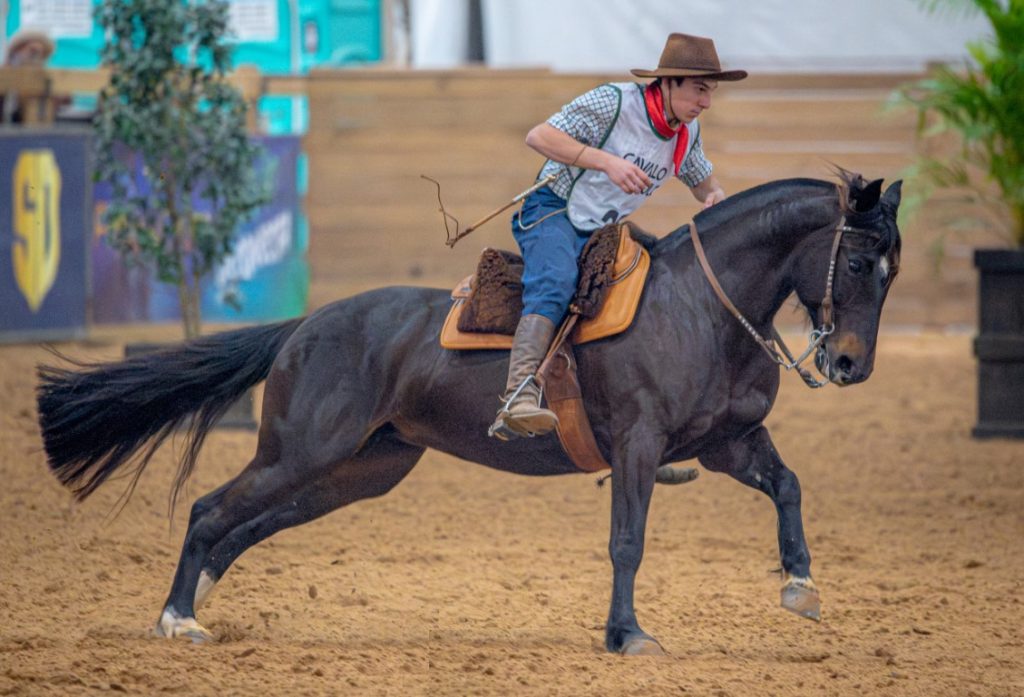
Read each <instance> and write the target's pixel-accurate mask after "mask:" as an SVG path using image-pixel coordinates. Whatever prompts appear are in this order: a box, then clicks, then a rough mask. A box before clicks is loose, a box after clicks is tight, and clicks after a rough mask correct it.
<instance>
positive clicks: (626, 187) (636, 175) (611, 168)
mask: <svg viewBox="0 0 1024 697" xmlns="http://www.w3.org/2000/svg"><path fill="white" fill-rule="evenodd" d="M602 171H603V172H604V173H605V174H606V175H607V176H608V178H609V179H611V180H612V183H614V184H615V185H616V186H617V187H619V188H620V189H622V190H623V191H625V192H626V193H627V194H641V193H643V192H644V191H645V190H646V189H647V187H649V186H650V185H651V178H650V177H648V176H647V174H646V173H645V172H644V171H643V170H642V169H640V168H639V167H637V166H636V165H634V164H633V163H632V162H629V161H628V160H623V159H622V158H621V157H615V156H614V155H612V156H610V157H608V159H607V161H606V162H605V163H604V167H603V168H602Z"/></svg>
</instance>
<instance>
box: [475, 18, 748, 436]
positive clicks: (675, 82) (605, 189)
mask: <svg viewBox="0 0 1024 697" xmlns="http://www.w3.org/2000/svg"><path fill="white" fill-rule="evenodd" d="M631 72H632V73H633V75H636V76H637V77H652V78H655V79H654V80H653V81H651V82H650V83H648V84H646V85H642V84H639V83H633V82H624V83H608V84H604V85H601V86H599V87H596V88H595V89H593V90H591V91H589V92H587V93H585V94H583V95H581V96H579V97H577V98H576V99H574V100H573V101H572V102H570V103H569V104H567V105H565V106H564V107H562V109H561V111H559V112H558V113H556V114H554V115H553V116H552V117H551V118H549V119H548V120H547V121H546V122H544V123H541V124H539V125H537V126H535V127H534V128H533V129H532V130H531V131H530V132H529V134H527V136H526V144H527V145H529V146H530V147H531V148H533V149H534V150H536V151H537V152H539V153H540V154H541V155H543V156H544V157H546V158H547V161H546V162H545V163H544V166H543V167H542V168H541V170H540V174H539V175H538V180H540V179H543V178H544V177H547V176H548V175H549V174H555V175H557V176H556V179H555V180H554V182H553V183H551V184H549V185H548V186H546V187H544V188H542V189H539V190H538V191H536V192H534V193H532V194H530V195H529V196H528V197H527V198H526V199H525V200H524V201H523V205H522V208H521V209H520V210H519V212H518V213H516V214H515V215H514V216H513V217H512V234H513V236H514V237H515V239H516V242H517V244H518V245H519V249H520V251H521V253H522V256H523V260H524V262H525V269H524V272H523V304H524V307H523V314H522V317H521V318H520V320H519V324H518V327H517V329H516V333H515V339H514V341H513V344H512V352H511V355H510V358H509V372H508V379H507V381H506V388H505V394H504V396H503V397H502V402H503V405H502V407H501V408H500V409H499V410H498V415H497V417H496V418H495V420H494V423H493V424H492V425H491V427H490V429H489V430H488V433H489V434H490V435H492V436H495V437H497V438H500V439H502V440H508V439H510V438H514V437H519V436H533V435H540V434H543V433H548V432H549V431H551V430H552V429H553V428H555V426H556V425H557V423H558V419H557V417H556V416H555V414H554V412H552V411H550V410H548V409H545V408H543V407H542V406H541V404H540V400H541V392H540V388H539V387H538V386H537V384H536V382H535V377H534V376H535V373H536V372H537V368H538V367H540V363H541V361H542V360H543V358H544V355H545V353H546V352H547V350H548V346H549V344H550V343H551V339H552V337H553V336H554V333H555V330H556V328H557V326H558V324H559V323H560V322H561V321H562V318H563V317H564V316H565V314H566V311H567V310H568V307H569V302H570V300H571V299H572V296H573V294H574V293H575V291H576V284H577V276H578V269H577V259H578V257H579V255H580V252H582V250H583V245H584V244H585V243H586V242H587V239H588V238H589V237H590V235H591V233H593V232H594V231H595V230H597V229H598V228H601V227H603V226H605V225H607V224H609V223H614V222H616V221H618V220H619V219H621V218H623V217H625V216H626V215H628V214H630V213H632V212H633V211H634V210H636V209H637V208H638V207H640V206H641V205H642V204H643V203H644V202H645V201H646V200H647V198H648V197H649V196H650V195H651V194H652V193H654V191H655V190H656V189H657V188H658V187H659V186H661V184H662V183H663V182H664V181H665V180H666V179H668V178H669V175H670V174H671V175H672V176H674V177H676V178H678V179H680V180H681V181H682V182H683V183H684V184H686V185H687V186H688V187H689V189H690V191H691V192H692V193H693V195H694V196H695V197H696V198H697V200H698V201H701V202H703V204H704V207H705V208H706V207H708V206H712V205H714V204H716V203H718V202H719V201H721V200H722V199H724V198H725V192H724V191H723V190H722V187H721V185H720V184H719V183H718V180H717V179H716V178H715V176H714V175H713V174H712V167H711V163H710V162H708V160H707V159H706V158H705V157H704V151H703V147H702V142H701V133H700V124H699V123H698V121H697V117H699V116H700V114H701V112H703V111H704V110H706V109H710V108H711V94H712V92H713V91H714V90H715V89H716V87H717V86H718V82H720V81H736V80H742V79H744V78H745V77H746V76H747V73H746V71H743V70H729V71H723V70H722V67H721V65H720V63H719V61H718V54H717V52H716V51H715V44H714V42H713V41H712V40H711V39H706V38H702V37H698V36H690V35H688V34H670V35H669V37H668V40H667V41H666V43H665V49H664V50H663V51H662V54H661V59H660V60H659V62H658V67H657V68H656V69H654V70H640V69H637V70H633V71H631Z"/></svg>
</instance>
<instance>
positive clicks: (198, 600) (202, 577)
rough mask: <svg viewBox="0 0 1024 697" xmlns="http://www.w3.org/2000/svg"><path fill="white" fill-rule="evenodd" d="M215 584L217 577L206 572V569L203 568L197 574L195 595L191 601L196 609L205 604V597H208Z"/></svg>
mask: <svg viewBox="0 0 1024 697" xmlns="http://www.w3.org/2000/svg"><path fill="white" fill-rule="evenodd" d="M216 585H217V579H215V578H214V577H213V576H211V575H210V574H208V573H206V569H203V571H202V573H200V574H199V583H198V584H197V585H196V597H195V600H194V601H193V603H192V605H193V607H194V608H195V609H196V610H199V608H201V607H202V606H203V605H205V604H206V600H207V598H209V597H210V593H211V592H212V591H213V587H214V586H216Z"/></svg>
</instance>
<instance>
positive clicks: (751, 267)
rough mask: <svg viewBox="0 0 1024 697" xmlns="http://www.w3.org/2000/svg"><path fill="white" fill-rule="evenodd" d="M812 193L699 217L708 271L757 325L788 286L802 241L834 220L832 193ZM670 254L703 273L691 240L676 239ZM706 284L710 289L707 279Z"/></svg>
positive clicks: (678, 263)
mask: <svg viewBox="0 0 1024 697" xmlns="http://www.w3.org/2000/svg"><path fill="white" fill-rule="evenodd" d="M815 193H816V195H814V196H809V197H805V198H796V199H789V200H779V201H771V202H769V203H767V204H765V205H762V206H759V207H757V208H752V209H750V210H748V211H745V212H741V213H739V214H737V215H736V216H735V217H733V218H731V219H727V220H721V221H717V222H715V221H714V220H713V219H712V222H711V223H710V224H708V225H700V224H699V223H698V234H700V239H701V242H702V243H703V246H704V249H705V252H706V255H707V259H708V263H709V265H710V267H711V269H712V272H713V273H714V275H715V276H716V278H717V279H718V282H719V283H720V284H721V286H722V289H723V290H724V292H725V294H726V295H727V296H728V298H729V299H730V300H731V301H732V302H733V304H734V305H736V307H737V308H738V309H739V310H740V312H741V313H743V315H744V316H745V317H746V318H747V319H748V320H749V321H750V322H752V323H754V324H755V326H757V325H766V324H769V323H770V322H771V320H772V318H773V317H774V316H775V313H776V312H777V311H778V310H779V308H780V307H781V305H782V303H783V302H784V301H785V299H786V297H787V296H788V295H789V294H790V292H791V291H792V289H793V286H792V279H791V278H790V274H791V272H792V268H793V266H794V264H793V257H794V255H796V254H799V253H800V250H801V249H802V246H803V243H804V242H805V241H806V240H807V239H808V238H809V237H810V236H811V235H813V234H815V233H817V232H820V231H821V229H822V228H826V227H828V226H830V225H832V224H834V222H835V221H834V218H835V217H836V216H837V213H836V212H835V211H836V208H835V202H834V198H833V199H831V200H830V199H829V198H828V197H827V196H823V195H822V193H821V192H820V191H818V192H815ZM692 233H693V230H692V229H691V236H692ZM673 256H676V257H680V256H681V257H682V258H681V259H680V258H676V259H673V260H672V261H671V262H670V263H672V264H673V265H675V267H676V268H677V269H680V268H684V269H687V273H691V274H700V275H703V271H702V269H701V268H700V265H699V264H698V263H697V261H696V260H695V259H694V256H695V250H694V248H693V246H692V242H689V243H688V242H682V243H680V244H679V245H678V246H677V248H676V249H675V250H674V253H673ZM704 285H705V286H706V289H707V292H709V293H710V292H712V291H711V285H710V284H707V283H706V282H705V284H704ZM723 311H724V306H723Z"/></svg>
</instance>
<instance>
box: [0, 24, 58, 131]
mask: <svg viewBox="0 0 1024 697" xmlns="http://www.w3.org/2000/svg"><path fill="white" fill-rule="evenodd" d="M53 50H54V44H53V39H51V38H50V37H49V36H47V35H46V34H45V33H43V32H41V31H36V30H34V29H22V30H20V31H18V32H17V33H16V34H14V36H12V37H11V38H10V40H9V41H8V44H7V50H6V52H5V54H4V67H19V66H39V67H42V66H44V65H46V61H48V60H49V59H50V56H52V55H53ZM24 120H25V114H24V112H23V109H22V106H21V104H19V102H18V95H17V94H16V93H14V92H7V93H6V94H3V95H0V123H22V122H23V121H24Z"/></svg>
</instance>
